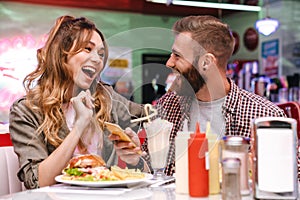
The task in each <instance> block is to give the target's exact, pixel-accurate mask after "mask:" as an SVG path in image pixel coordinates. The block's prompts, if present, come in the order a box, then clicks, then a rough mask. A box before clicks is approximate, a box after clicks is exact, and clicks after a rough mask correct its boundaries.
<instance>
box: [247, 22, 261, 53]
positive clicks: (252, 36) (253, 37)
mask: <svg viewBox="0 0 300 200" xmlns="http://www.w3.org/2000/svg"><path fill="white" fill-rule="evenodd" d="M244 45H245V47H246V48H247V49H248V50H249V51H253V50H255V49H256V48H257V46H258V33H257V31H256V30H255V29H254V28H252V27H250V28H248V29H247V30H246V31H245V33H244Z"/></svg>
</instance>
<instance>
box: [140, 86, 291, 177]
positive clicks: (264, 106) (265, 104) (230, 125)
mask: <svg viewBox="0 0 300 200" xmlns="http://www.w3.org/2000/svg"><path fill="white" fill-rule="evenodd" d="M229 82H230V91H229V93H228V95H227V96H226V98H225V102H224V104H223V106H222V114H223V116H224V119H225V123H226V127H225V135H237V136H243V137H250V135H251V121H252V119H254V118H258V117H271V116H272V117H286V115H285V114H284V112H283V110H281V109H280V108H279V107H277V106H276V105H275V104H273V103H272V102H270V101H268V100H266V99H264V98H263V97H261V96H258V95H256V94H253V93H250V92H248V91H246V90H243V89H241V88H239V87H238V86H237V85H236V84H235V83H234V82H233V81H232V80H229ZM192 100H193V99H192V98H191V97H183V96H178V95H176V94H175V93H174V92H170V93H167V94H165V95H164V96H163V97H161V98H160V99H159V100H158V102H157V109H158V113H159V115H160V117H161V118H163V119H166V120H168V121H169V122H171V123H173V128H172V131H171V135H170V150H169V156H168V163H167V167H166V169H165V173H166V174H167V175H173V173H174V172H175V137H176V135H177V132H178V131H180V130H182V128H183V121H184V120H185V119H187V120H188V122H190V109H191V105H192ZM142 149H143V150H144V151H146V152H148V148H147V140H145V142H144V144H143V146H142ZM146 160H147V161H149V160H150V157H149V156H146Z"/></svg>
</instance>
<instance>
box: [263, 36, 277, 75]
mask: <svg viewBox="0 0 300 200" xmlns="http://www.w3.org/2000/svg"><path fill="white" fill-rule="evenodd" d="M261 55H262V67H263V74H265V75H266V76H268V77H270V78H276V77H278V72H279V40H278V39H275V40H270V41H264V42H262V44H261Z"/></svg>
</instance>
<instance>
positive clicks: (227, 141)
mask: <svg viewBox="0 0 300 200" xmlns="http://www.w3.org/2000/svg"><path fill="white" fill-rule="evenodd" d="M223 141H224V142H223V147H222V159H225V158H238V159H239V160H240V162H241V166H240V179H241V180H240V189H241V195H249V194H250V187H249V166H248V165H249V164H248V162H249V156H248V148H249V140H248V139H247V138H244V137H241V136H225V137H224V138H223Z"/></svg>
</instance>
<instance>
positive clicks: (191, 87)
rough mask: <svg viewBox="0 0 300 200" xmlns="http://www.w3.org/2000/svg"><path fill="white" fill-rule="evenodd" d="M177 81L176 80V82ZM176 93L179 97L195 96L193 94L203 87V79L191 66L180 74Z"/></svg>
mask: <svg viewBox="0 0 300 200" xmlns="http://www.w3.org/2000/svg"><path fill="white" fill-rule="evenodd" d="M177 81H178V80H177ZM177 83H178V86H177V88H176V92H177V94H178V95H181V96H195V94H196V93H197V92H198V91H199V90H200V89H201V88H202V87H203V86H204V85H205V80H204V78H203V77H202V76H201V75H200V73H199V72H198V70H197V69H196V68H195V67H194V66H192V67H191V68H189V69H188V70H187V71H185V72H181V75H180V77H179V81H178V82H177Z"/></svg>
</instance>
